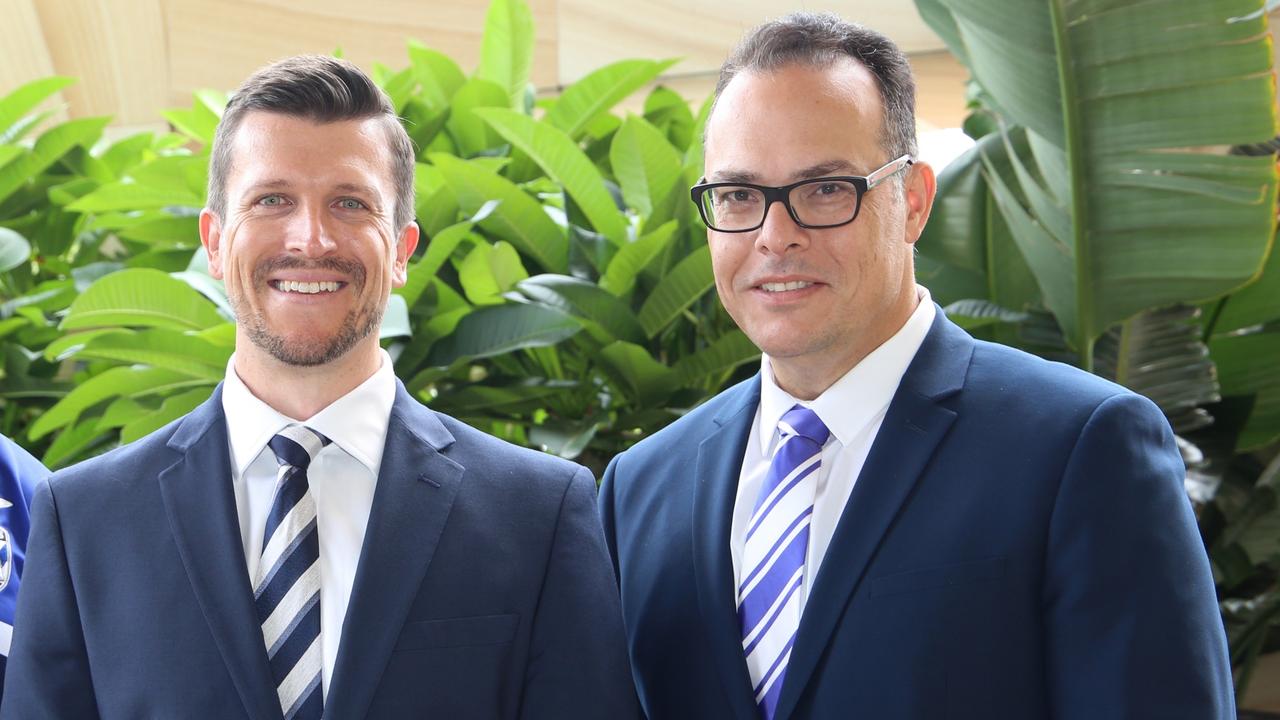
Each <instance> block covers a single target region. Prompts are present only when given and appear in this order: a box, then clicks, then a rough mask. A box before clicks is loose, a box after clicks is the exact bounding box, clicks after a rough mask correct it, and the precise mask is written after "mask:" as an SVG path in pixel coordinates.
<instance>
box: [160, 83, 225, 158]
mask: <svg viewBox="0 0 1280 720" xmlns="http://www.w3.org/2000/svg"><path fill="white" fill-rule="evenodd" d="M193 100H194V102H193V103H192V104H191V107H190V108H186V109H174V110H166V111H164V112H162V113H161V115H163V116H164V118H165V119H166V120H168V121H169V122H170V123H172V124H173V126H174V127H175V128H177V129H178V130H179V131H180V132H181V133H182V134H184V135H186V136H187V137H189V138H191V139H193V140H196V141H197V142H199V143H200V144H201V145H204V146H205V147H209V146H210V145H212V144H213V136H214V134H215V133H216V132H217V129H218V122H219V121H220V120H221V119H222V111H223V109H224V108H225V107H226V105H227V96H226V95H225V94H224V93H221V92H218V91H216V90H197V91H196V92H195V94H194V96H193Z"/></svg>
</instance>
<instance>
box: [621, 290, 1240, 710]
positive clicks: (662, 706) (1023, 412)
mask: <svg viewBox="0 0 1280 720" xmlns="http://www.w3.org/2000/svg"><path fill="white" fill-rule="evenodd" d="M759 395H760V381H759V378H758V377H756V378H753V379H751V380H748V381H746V382H744V383H742V384H740V385H738V386H736V387H733V388H731V389H729V390H727V391H725V392H724V393H722V394H720V395H718V396H717V397H716V398H714V399H713V400H711V401H710V402H708V403H707V404H705V405H703V406H701V407H699V408H698V409H696V410H694V411H693V412H691V413H689V414H688V415H686V416H685V417H683V418H681V419H680V420H678V421H677V422H675V423H673V424H672V425H671V426H670V427H668V428H666V429H665V430H663V431H662V432H659V433H657V434H656V435H654V436H652V437H650V438H648V439H646V440H645V441H643V442H641V443H639V444H638V445H636V446H635V447H634V448H632V449H631V450H628V451H627V452H625V453H623V454H622V455H621V456H619V457H618V458H616V459H615V460H614V462H613V463H612V464H611V465H610V467H609V469H608V470H607V471H606V473H605V478H604V483H603V485H602V486H601V490H600V508H601V513H602V516H603V519H604V524H605V536H606V539H607V541H608V543H609V547H610V551H611V552H612V554H613V557H614V562H615V564H616V566H617V569H618V572H619V574H620V586H621V592H622V611H623V617H624V622H625V625H626V628H627V637H628V649H629V652H630V657H631V662H632V666H633V673H634V675H635V679H636V684H637V688H638V691H639V695H640V699H641V704H642V706H643V708H644V710H645V711H646V712H647V713H648V715H649V717H651V718H654V719H655V720H658V719H661V720H669V719H678V718H689V719H691V720H692V719H694V718H696V719H697V720H716V719H719V718H736V719H738V720H749V719H751V718H757V717H758V715H757V714H756V712H755V708H754V703H753V698H752V695H751V686H750V681H749V679H748V674H747V667H746V663H745V661H744V659H743V654H742V644H741V636H740V630H739V628H738V620H737V614H736V612H735V606H734V597H733V587H734V579H733V570H732V564H731V560H730V555H729V527H730V521H731V516H732V510H733V504H734V497H735V493H736V488H737V483H738V474H739V469H740V466H741V462H742V457H743V451H744V447H745V444H746V442H747V440H748V437H747V436H748V434H749V431H750V428H751V425H752V421H753V419H754V416H755V412H756V406H757V404H758V401H759ZM1183 474H1184V471H1183V466H1182V461H1181V458H1180V456H1179V453H1178V451H1177V449H1176V447H1175V444H1174V440H1173V436H1172V434H1171V433H1170V430H1169V427H1168V425H1167V423H1166V422H1165V420H1164V418H1163V417H1162V416H1161V414H1160V412H1159V410H1158V409H1157V408H1156V407H1155V406H1154V405H1153V404H1152V403H1150V402H1149V401H1147V400H1146V399H1144V398H1142V397H1139V396H1137V395H1134V394H1133V393H1130V392H1128V391H1126V390H1124V389H1123V388H1120V387H1118V386H1116V385H1113V384H1110V383H1107V382H1105V381H1102V380H1100V379H1098V378H1095V377H1093V376H1090V375H1088V374H1086V373H1082V372H1080V371H1078V370H1075V369H1072V368H1069V367H1066V366H1064V365H1059V364H1056V363H1049V362H1045V361H1043V360H1040V359H1038V358H1034V357H1032V356H1030V355H1026V354H1024V353H1020V352H1018V351H1015V350H1012V349H1009V348H1006V347H1002V346H999V345H992V344H989V343H983V342H977V341H975V340H973V339H972V338H971V337H970V336H969V335H967V334H966V333H965V332H963V331H962V330H960V329H959V328H957V327H956V326H955V325H953V324H952V323H951V322H950V321H948V320H947V319H946V318H945V317H943V315H942V313H941V312H939V313H938V317H937V319H936V320H935V322H934V324H933V327H932V328H931V330H930V332H929V334H928V336H927V337H926V339H925V341H924V343H923V345H922V347H921V348H920V350H919V352H918V353H917V355H916V357H915V359H914V360H913V362H912V363H911V366H910V368H909V369H908V370H907V373H906V375H905V376H904V378H903V380H902V383H901V385H900V386H899V388H898V390H897V393H896V395H895V396H894V398H893V401H892V403H891V404H890V406H889V410H888V414H887V415H886V417H885V419H884V423H883V425H882V427H881V429H880V432H879V434H878V435H877V436H876V439H875V442H874V444H873V446H872V448H871V451H870V455H869V456H868V457H867V460H866V464H865V466H864V468H863V470H862V473H861V475H860V476H859V478H858V481H857V483H856V485H855V486H854V488H853V493H852V495H851V496H850V498H849V501H848V504H847V506H846V507H845V509H844V512H843V515H842V516H841V518H840V521H839V523H838V525H837V528H836V530H835V534H834V536H833V538H832V541H831V545H830V548H829V549H828V550H827V554H826V556H825V558H824V559H823V561H822V565H821V568H820V570H819V571H818V573H817V575H816V577H815V579H814V581H813V585H812V586H811V590H810V592H809V596H808V601H807V605H806V607H805V610H804V614H803V616H802V618H801V621H800V627H799V631H798V634H797V638H796V643H795V646H794V649H793V651H792V656H791V660H790V665H789V669H788V671H787V674H786V677H785V681H784V684H783V689H782V695H781V697H780V700H779V705H778V711H777V718H779V720H788V719H790V718H822V719H825V718H874V719H875V720H883V719H886V718H892V719H894V720H898V719H916V718H918V719H919V720H941V719H943V718H947V719H950V720H956V719H958V718H972V719H974V720H992V719H993V718H1000V719H1003V718H1010V719H1017V720H1022V719H1030V718H1056V719H1062V718H1080V719H1081V720H1084V719H1088V720H1106V719H1108V718H1117V719H1119V718H1125V719H1132V718H1160V719H1161V720H1173V719H1175V718H1187V719H1188V720H1191V719H1194V720H1211V719H1215V718H1220V719H1222V720H1226V719H1227V718H1234V717H1235V715H1234V710H1233V701H1232V689H1231V672H1230V667H1229V663H1228V659H1227V648H1226V641H1225V636H1224V633H1223V628H1222V622H1221V620H1220V618H1219V614H1218V606H1217V602H1216V600H1215V596H1214V587H1213V580H1212V578H1211V575H1210V571H1209V563H1208V561H1207V559H1206V556H1205V551H1204V548H1203V545H1202V544H1201V541H1200V538H1199V535H1198V533H1197V530H1196V525H1195V521H1194V518H1193V516H1192V512H1191V507H1190V504H1189V502H1188V500H1187V497H1186V494H1185V493H1184V491H1183V484H1182V480H1183Z"/></svg>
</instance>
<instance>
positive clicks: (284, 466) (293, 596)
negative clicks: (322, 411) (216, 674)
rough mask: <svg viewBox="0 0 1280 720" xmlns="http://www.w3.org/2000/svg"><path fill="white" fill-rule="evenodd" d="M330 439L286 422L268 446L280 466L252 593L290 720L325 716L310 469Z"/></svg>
mask: <svg viewBox="0 0 1280 720" xmlns="http://www.w3.org/2000/svg"><path fill="white" fill-rule="evenodd" d="M328 444H329V439H328V438H326V437H324V436H323V435H321V434H319V433H317V432H315V431H314V430H311V429H310V428H307V427H303V426H302V425H290V426H288V427H286V428H285V429H283V430H281V431H280V433H279V434H277V435H276V436H275V437H273V438H271V442H270V443H268V445H270V447H271V451H272V452H274V453H275V455H276V461H277V462H279V463H280V470H279V473H278V475H277V480H276V495H275V500H273V501H272V503H271V513H270V514H269V515H268V516H267V527H266V532H265V533H264V534H263V540H262V558H261V559H260V560H259V562H258V577H257V578H256V581H255V582H254V590H253V592H254V603H255V604H256V605H257V608H258V619H259V620H260V621H261V622H262V637H263V640H264V641H265V642H266V647H267V657H268V658H269V659H270V661H271V675H272V676H273V677H274V679H275V683H276V692H277V694H278V695H279V698H280V709H281V710H283V711H284V717H285V720H294V719H296V720H304V719H306V720H310V719H313V718H314V719H316V720H318V719H319V718H320V715H321V713H322V712H323V709H324V700H323V696H322V693H321V687H320V677H321V669H322V665H321V660H320V658H321V645H320V541H319V534H318V533H317V531H316V503H315V500H313V499H312V497H311V491H310V489H309V488H308V486H307V466H308V465H310V464H311V460H312V459H313V458H314V457H315V456H316V454H318V453H319V452H320V450H321V449H322V448H323V447H324V446H325V445H328Z"/></svg>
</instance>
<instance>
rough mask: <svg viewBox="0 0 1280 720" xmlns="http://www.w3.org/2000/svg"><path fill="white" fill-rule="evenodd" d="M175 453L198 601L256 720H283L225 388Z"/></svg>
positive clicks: (186, 422)
mask: <svg viewBox="0 0 1280 720" xmlns="http://www.w3.org/2000/svg"><path fill="white" fill-rule="evenodd" d="M169 447H170V448H172V449H173V450H175V451H176V452H178V453H179V455H180V457H179V459H178V461H177V462H175V463H174V464H173V465H171V466H170V467H168V468H167V469H165V470H163V471H162V472H161V473H160V476H159V482H160V494H161V496H162V498H163V500H164V507H165V512H166V513H167V515H168V518H169V526H170V527H171V528H172V530H173V537H174V541H175V543H176V544H177V546H178V554H179V555H180V556H181V558H182V563H183V565H184V566H185V567H186V570H187V577H188V578H189V579H190V581H191V587H192V589H193V590H194V591H195V595H196V600H197V602H199V604H200V609H201V610H202V611H203V612H204V616H205V620H206V621H208V623H209V630H210V632H211V633H212V634H213V639H214V642H215V643H216V644H217V646H218V651H219V652H220V653H221V654H222V659H223V662H225V663H226V666H227V673H228V674H229V675H230V676H231V682H232V683H233V684H234V685H235V688H236V691H237V692H238V693H239V694H240V699H241V701H242V702H243V703H244V707H245V710H246V711H247V712H248V714H249V716H250V717H253V718H279V717H280V704H279V701H278V700H277V699H276V692H275V688H274V687H273V686H272V682H271V669H270V667H269V666H268V665H267V652H266V649H265V648H264V647H263V644H262V632H261V631H260V629H259V624H258V615H257V611H256V610H255V609H254V606H253V591H252V589H251V588H250V587H249V568H248V565H247V564H246V563H245V559H244V544H243V542H242V541H241V539H240V527H239V524H238V521H237V517H238V515H237V513H236V507H235V496H234V494H233V492H232V489H231V461H230V458H229V451H228V445H227V425H226V421H225V419H224V416H223V413H222V386H221V385H219V386H218V388H217V389H216V390H214V393H213V396H212V397H210V398H209V400H207V401H206V402H205V403H204V404H202V405H201V406H200V407H198V408H196V409H195V410H194V411H192V413H191V414H190V415H188V416H187V417H186V418H185V419H183V420H182V423H181V425H179V427H178V429H177V430H176V431H175V432H174V434H173V436H172V437H171V438H170V439H169Z"/></svg>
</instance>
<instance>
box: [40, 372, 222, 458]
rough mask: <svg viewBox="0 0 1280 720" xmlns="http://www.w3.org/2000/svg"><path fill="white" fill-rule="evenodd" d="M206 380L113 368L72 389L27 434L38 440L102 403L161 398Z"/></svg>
mask: <svg viewBox="0 0 1280 720" xmlns="http://www.w3.org/2000/svg"><path fill="white" fill-rule="evenodd" d="M208 384H209V381H208V379H206V378H197V377H192V376H191V375H188V374H186V373H180V372H176V371H174V370H166V369H163V368H154V367H115V368H111V369H109V370H106V371H104V372H102V373H101V374H99V375H95V376H93V377H91V378H89V379H88V380H86V381H84V382H83V383H80V384H79V385H77V386H75V388H74V389H72V390H71V392H69V393H67V395H66V397H64V398H62V399H61V400H59V401H58V402H57V404H55V405H54V406H53V407H51V408H49V409H48V410H47V411H46V412H45V413H44V414H43V415H41V416H40V417H38V418H36V421H35V422H34V423H32V425H31V429H30V431H28V433H27V435H28V437H30V438H31V439H32V440H39V439H40V438H42V437H44V436H45V435H47V434H49V433H50V432H52V431H54V430H57V429H58V428H60V427H63V426H65V425H67V424H69V423H72V422H74V421H75V419H76V418H77V417H79V416H80V413H82V412H84V411H85V410H86V409H88V408H90V407H93V406H94V405H97V404H98V403H100V402H102V401H103V400H108V399H111V398H116V397H128V398H139V397H145V396H147V395H163V394H165V393H168V392H172V391H174V390H182V389H187V388H191V387H195V386H199V385H208Z"/></svg>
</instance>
